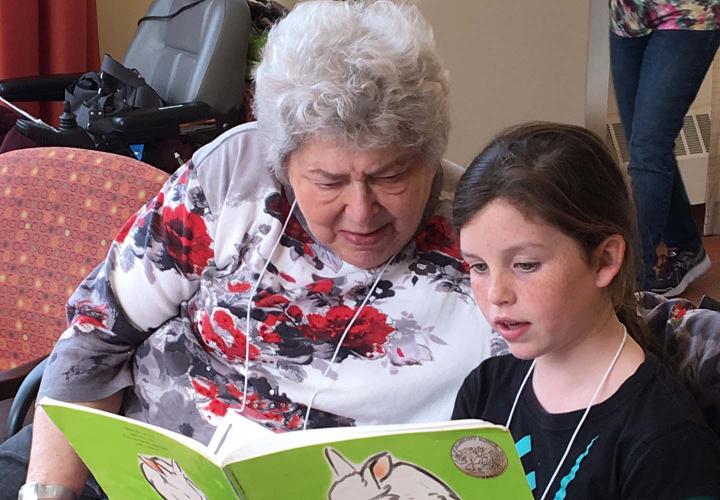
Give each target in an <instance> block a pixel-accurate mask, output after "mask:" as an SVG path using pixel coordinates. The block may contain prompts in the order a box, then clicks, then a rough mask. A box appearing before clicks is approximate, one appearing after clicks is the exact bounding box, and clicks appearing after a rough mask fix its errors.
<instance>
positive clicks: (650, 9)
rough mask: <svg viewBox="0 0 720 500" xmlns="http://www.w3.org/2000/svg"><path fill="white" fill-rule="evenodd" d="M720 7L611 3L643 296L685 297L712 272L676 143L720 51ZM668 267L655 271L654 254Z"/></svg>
mask: <svg viewBox="0 0 720 500" xmlns="http://www.w3.org/2000/svg"><path fill="white" fill-rule="evenodd" d="M719 15H720V1H718V0H695V1H693V0H610V24H611V30H610V62H611V67H612V75H613V83H614V86H615V95H616V98H617V105H618V109H619V111H620V118H621V120H622V124H623V127H624V129H625V135H626V136H627V140H628V145H629V149H630V167H629V169H630V176H631V177H632V184H633V196H634V198H635V206H636V211H637V219H638V226H639V229H640V239H641V251H642V258H643V263H644V274H643V273H641V288H642V289H644V290H651V291H653V292H656V293H660V294H663V295H666V296H675V295H679V294H681V293H682V292H683V291H684V290H685V289H686V288H687V286H688V285H689V284H690V283H691V282H692V281H694V280H695V279H696V278H698V277H699V276H700V275H702V274H703V273H705V272H706V271H707V270H708V269H709V268H710V259H709V258H708V256H707V254H706V253H705V249H704V248H703V246H702V238H701V235H700V231H699V230H698V227H697V225H696V224H695V222H694V220H693V217H692V214H691V212H690V201H689V199H688V195H687V192H686V190H685V185H684V184H683V181H682V178H681V176H680V170H679V169H678V164H677V160H676V159H675V153H674V147H675V138H676V137H677V136H678V133H679V132H680V129H681V128H682V125H683V119H684V117H685V114H686V113H687V111H688V108H689V107H690V105H691V104H692V102H693V100H695V96H696V95H697V92H698V90H699V88H700V85H701V83H702V81H703V79H704V77H705V74H706V73H707V70H708V68H709V67H710V64H711V63H712V60H713V57H714V55H715V52H716V50H717V48H718V43H720V32H719V31H718V16H719ZM660 242H665V244H666V245H667V247H668V249H669V254H668V260H667V261H666V262H665V263H664V264H663V265H662V266H660V268H659V269H657V270H656V267H655V266H656V264H657V254H656V248H657V245H658V244H659V243H660Z"/></svg>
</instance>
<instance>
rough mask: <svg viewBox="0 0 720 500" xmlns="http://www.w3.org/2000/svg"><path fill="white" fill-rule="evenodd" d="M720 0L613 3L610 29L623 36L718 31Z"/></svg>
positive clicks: (628, 0) (627, 0)
mask: <svg viewBox="0 0 720 500" xmlns="http://www.w3.org/2000/svg"><path fill="white" fill-rule="evenodd" d="M718 19H720V0H610V25H611V29H612V31H613V33H615V34H616V35H619V36H626V37H637V36H645V35H649V34H650V32H651V31H652V30H716V29H718V28H719V26H718Z"/></svg>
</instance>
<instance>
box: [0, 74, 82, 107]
mask: <svg viewBox="0 0 720 500" xmlns="http://www.w3.org/2000/svg"><path fill="white" fill-rule="evenodd" d="M80 76H82V73H67V74H62V75H47V76H28V77H23V78H11V79H8V80H0V96H2V97H4V98H5V99H7V100H8V101H62V100H64V99H65V87H67V86H68V85H70V84H71V83H73V82H74V81H75V80H77V79H78V78H80Z"/></svg>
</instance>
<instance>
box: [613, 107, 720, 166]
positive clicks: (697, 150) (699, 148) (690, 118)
mask: <svg viewBox="0 0 720 500" xmlns="http://www.w3.org/2000/svg"><path fill="white" fill-rule="evenodd" d="M606 135H607V143H608V146H609V147H610V149H611V151H612V152H613V153H614V155H615V158H616V159H618V160H620V161H621V162H622V163H623V164H627V163H628V162H629V161H630V153H629V151H628V146H627V139H626V138H625V131H624V130H623V126H622V123H620V122H619V121H617V122H611V123H608V124H607V127H606ZM709 150H710V114H709V113H698V114H696V115H687V116H686V117H685V119H684V120H683V127H682V130H681V131H680V134H679V135H678V136H677V139H675V156H677V157H678V158H681V157H683V156H693V155H702V154H707V153H708V152H709Z"/></svg>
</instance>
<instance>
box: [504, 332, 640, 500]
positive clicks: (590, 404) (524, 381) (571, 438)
mask: <svg viewBox="0 0 720 500" xmlns="http://www.w3.org/2000/svg"><path fill="white" fill-rule="evenodd" d="M627 338H628V332H627V329H626V328H625V326H624V325H623V338H622V341H621V342H620V347H618V350H617V352H616V353H615V356H614V357H613V359H612V361H611V362H610V366H608V368H607V371H606V372H605V375H603V378H602V379H601V380H600V383H599V384H598V386H597V389H595V394H593V397H592V398H591V399H590V403H589V404H588V406H587V408H586V409H585V413H583V416H582V418H580V422H579V423H578V425H577V427H575V431H574V432H573V434H572V437H570V442H569V443H568V445H567V447H566V448H565V452H564V453H563V455H562V457H561V458H560V462H558V465H557V467H556V468H555V472H553V475H552V477H551V478H550V481H548V483H547V486H546V487H545V491H544V492H543V494H542V496H541V497H540V500H544V499H545V497H546V496H547V494H548V491H550V486H552V484H553V482H554V481H555V478H556V477H557V475H558V473H559V472H560V469H561V468H562V464H563V462H564V461H565V459H566V458H567V456H568V454H569V453H570V449H571V448H572V445H573V443H574V442H575V438H576V437H577V435H578V432H580V427H582V424H583V423H584V422H585V419H586V418H587V416H588V413H590V408H592V406H593V404H595V400H596V399H597V397H598V394H600V390H601V389H602V387H603V385H605V382H606V381H607V379H608V377H609V376H610V372H611V371H612V369H613V368H614V367H615V363H617V360H618V358H620V353H622V350H623V347H625V341H627ZM535 361H537V360H533V362H532V365H530V369H529V370H528V372H527V373H526V374H525V378H524V379H523V381H522V384H520V389H518V392H517V395H516V396H515V401H514V402H513V405H512V408H511V409H510V415H508V419H507V423H506V424H505V427H507V428H508V429H509V428H510V421H511V420H512V417H513V414H514V413H515V407H516V406H517V403H518V400H519V399H520V394H521V393H522V391H523V389H524V388H525V384H526V383H527V381H528V379H529V378H530V374H531V373H532V371H533V370H534V369H535Z"/></svg>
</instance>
